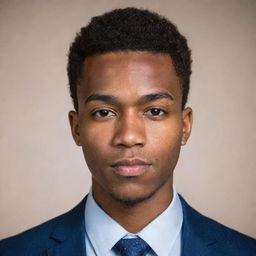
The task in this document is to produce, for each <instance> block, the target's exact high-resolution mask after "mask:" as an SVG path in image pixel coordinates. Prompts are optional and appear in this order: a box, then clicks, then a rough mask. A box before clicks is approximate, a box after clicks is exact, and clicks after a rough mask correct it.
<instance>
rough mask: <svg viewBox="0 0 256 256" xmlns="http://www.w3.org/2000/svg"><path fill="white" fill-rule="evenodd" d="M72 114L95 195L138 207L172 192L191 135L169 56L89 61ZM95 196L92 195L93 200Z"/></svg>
mask: <svg viewBox="0 0 256 256" xmlns="http://www.w3.org/2000/svg"><path fill="white" fill-rule="evenodd" d="M82 74H83V75H82V77H81V79H80V82H79V85H78V87H77V94H78V105H79V113H75V112H73V111H71V112H70V114H69V118H70V123H71V128H72V133H73V136H74V139H75V141H76V143H77V144H78V145H81V146H82V148H83V153H84V157H85V160H86V162H87V165H88V167H89V169H90V171H91V174H92V182H93V192H94V194H99V193H101V195H103V194H106V195H111V197H112V198H115V199H117V200H119V201H129V202H134V201H143V200H145V199H146V198H149V197H151V196H153V195H154V194H155V193H157V192H158V191H161V190H163V189H164V188H166V187H167V186H169V187H171V185H172V176H173V170H174V168H175V165H176V163H177V160H178V157H179V153H180V146H181V144H185V142H186V140H187V139H188V137H189V134H190V129H191V119H192V118H191V109H189V108H187V109H185V110H183V111H182V109H181V98H182V95H181V87H180V82H179V79H178V77H177V75H176V72H175V70H174V67H173V65H172V61H171V58H170V56H169V55H168V54H154V53H149V52H132V51H131V52H115V53H107V54H100V55H95V56H92V57H88V58H86V60H85V63H84V66H83V72H82ZM97 192H98V193H97Z"/></svg>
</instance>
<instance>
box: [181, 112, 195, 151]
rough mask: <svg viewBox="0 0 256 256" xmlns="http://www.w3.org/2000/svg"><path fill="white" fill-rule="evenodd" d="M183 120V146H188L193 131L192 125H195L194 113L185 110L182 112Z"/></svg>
mask: <svg viewBox="0 0 256 256" xmlns="http://www.w3.org/2000/svg"><path fill="white" fill-rule="evenodd" d="M182 118H183V125H182V126H183V128H182V139H181V145H182V146H184V145H186V143H187V141H188V139H189V136H190V133H191V130H192V123H193V111H192V109H191V108H189V107H188V108H185V109H184V110H183V111H182Z"/></svg>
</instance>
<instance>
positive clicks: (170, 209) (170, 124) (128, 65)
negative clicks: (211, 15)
mask: <svg viewBox="0 0 256 256" xmlns="http://www.w3.org/2000/svg"><path fill="white" fill-rule="evenodd" d="M190 74H191V57H190V50H189V48H188V46H187V42H186V39H185V38H184V37H183V36H182V35H181V34H180V33H179V32H178V30H177V28H176V27H175V26H174V25H173V24H172V23H170V22H169V21H168V20H166V19H165V18H163V17H160V16H159V15H157V14H155V13H151V12H149V11H146V10H138V9H135V8H126V9H118V10H114V11H112V12H109V13H106V14H104V15H102V16H99V17H94V18H93V19H92V20H91V23H90V24H89V25H87V26H86V27H84V28H82V29H81V31H80V33H79V34H78V35H77V37H76V39H75V41H74V42H73V44H72V45H71V48H70V53H69V62H68V76H69V82H70V92H71V97H72V99H73V103H74V108H75V111H71V112H70V113H69V120H70V126H71V130H72V135H73V138H74V140H75V142H76V144H77V145H78V146H81V147H82V149H83V153H84V157H85V160H86V163H87V165H88V167H89V169H90V171H91V174H92V189H91V191H90V193H89V195H88V196H86V198H85V199H84V200H83V201H82V202H81V203H80V204H79V205H78V206H76V207H75V208H74V209H72V210H71V211H69V212H68V213H66V214H64V215H61V216H59V217H57V218H55V219H53V220H50V221H48V222H46V223H43V224H41V225H39V226H37V227H35V228H33V229H31V230H28V231H26V232H23V233H22V234H19V235H17V236H14V237H11V238H8V239H5V240H3V241H2V242H1V243H0V255H1V256H7V255H8V256H10V255H13V256H43V255H48V256H78V255H80V256H85V255H88V256H93V255H100V256H108V255H109V256H112V255H122V256H135V255H147V256H152V255H159V256H169V255H171V256H242V255H243V256H252V255H256V242H255V240H254V239H252V238H249V237H247V236H245V235H243V234H240V233H238V232H236V231H234V230H231V229H229V228H227V227H224V226H222V225H221V224H219V223H217V222H215V221H213V220H210V219H208V218H206V217H204V216H202V215H200V214H199V213H198V212H196V211H195V210H193V209H192V208H191V207H190V206H189V205H188V204H187V203H186V202H185V201H184V199H183V198H182V197H181V196H179V195H178V194H177V193H176V191H175V189H174V188H173V171H174V168H175V166H176V163H177V161H178V158H179V153H180V148H181V145H185V144H186V142H187V140H188V138H189V135H190V132H191V127H192V110H191V108H189V107H186V101H187V97H188V92H189V79H190Z"/></svg>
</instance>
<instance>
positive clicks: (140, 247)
mask: <svg viewBox="0 0 256 256" xmlns="http://www.w3.org/2000/svg"><path fill="white" fill-rule="evenodd" d="M114 248H115V249H116V251H118V252H119V253H120V254H121V256H143V255H145V253H146V252H148V251H149V250H150V249H151V248H150V246H149V245H148V244H147V243H146V242H145V241H144V240H142V239H141V238H140V237H138V238H131V239H123V238H122V239H120V240H119V241H118V242H117V243H116V244H115V245H114Z"/></svg>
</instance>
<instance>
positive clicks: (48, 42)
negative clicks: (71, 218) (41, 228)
mask: <svg viewBox="0 0 256 256" xmlns="http://www.w3.org/2000/svg"><path fill="white" fill-rule="evenodd" d="M127 6H136V7H143V8H148V9H150V10H153V11H156V12H159V13H160V14H162V15H164V16H166V17H168V18H169V19H170V20H171V21H173V22H174V23H176V24H177V25H178V27H179V29H180V31H181V32H182V33H183V34H184V35H185V36H186V37H187V38H188V43H189V46H190V47H191V49H192V54H193V75H192V79H191V94H190V97H189V102H188V105H189V106H191V107H192V108H193V110H194V116H195V117H194V127H193V131H192V137H191V139H190V141H189V143H188V145H187V146H185V147H183V148H182V153H181V157H180V160H179V163H178V166H177V167H176V170H175V185H176V189H177V190H178V192H179V193H181V194H182V195H183V196H184V197H185V199H186V200H187V201H188V202H189V203H190V204H191V205H192V206H193V207H194V208H196V209H197V210H199V211H200V212H201V213H203V214H205V215H207V216H210V217H211V218H214V219H216V220H217V221H219V222H221V223H223V224H225V225H227V226H229V227H232V228H234V229H236V230H239V231H241V232H243V233H246V234H248V235H250V236H254V237H255V236H256V221H255V217H256V193H255V187H256V186H255V185H256V182H255V178H256V173H255V166H256V155H255V144H256V135H255V131H256V122H255V112H256V89H255V88H256V70H255V67H256V18H255V14H256V1H254V0H251V1H249V0H179V1H171V0H158V1H156V0H126V1H121V0H106V1H104V0H73V1H69V0H51V1H50V0H44V1H40V0H22V1H21V0H0V56H1V57H0V122H1V124H0V164H1V165H0V168H1V169H0V170H1V172H0V202H1V204H0V238H4V237H7V236H10V235H13V234H15V233H18V232H21V231H23V230H25V229H28V228H30V227H32V226H34V225H37V224H39V223H41V222H43V221H46V220H48V219H50V218H52V217H55V216H57V215H59V214H61V213H63V212H65V211H67V210H69V209H70V208H72V207H73V206H75V205H76V204H77V203H78V202H79V201H80V200H81V199H82V198H83V197H84V195H85V194H86V193H87V192H88V190H89V188H90V184H91V178H90V173H89V171H88V169H87V167H86V165H85V162H84V159H83V155H82V151H81V148H79V147H76V146H75V144H74V142H73V140H72V137H71V134H70V130H69V125H68V118H67V114H68V111H69V110H70V109H72V104H71V100H70V98H69V92H68V80H67V75H66V63H67V52H68V48H69V45H70V43H71V41H72V40H73V38H74V36H75V34H76V32H78V31H79V29H80V27H81V26H84V25H86V24H87V23H88V21H89V20H90V18H91V17H92V16H95V15H99V14H102V13H103V12H106V11H109V10H111V9H114V8H117V7H127Z"/></svg>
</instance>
